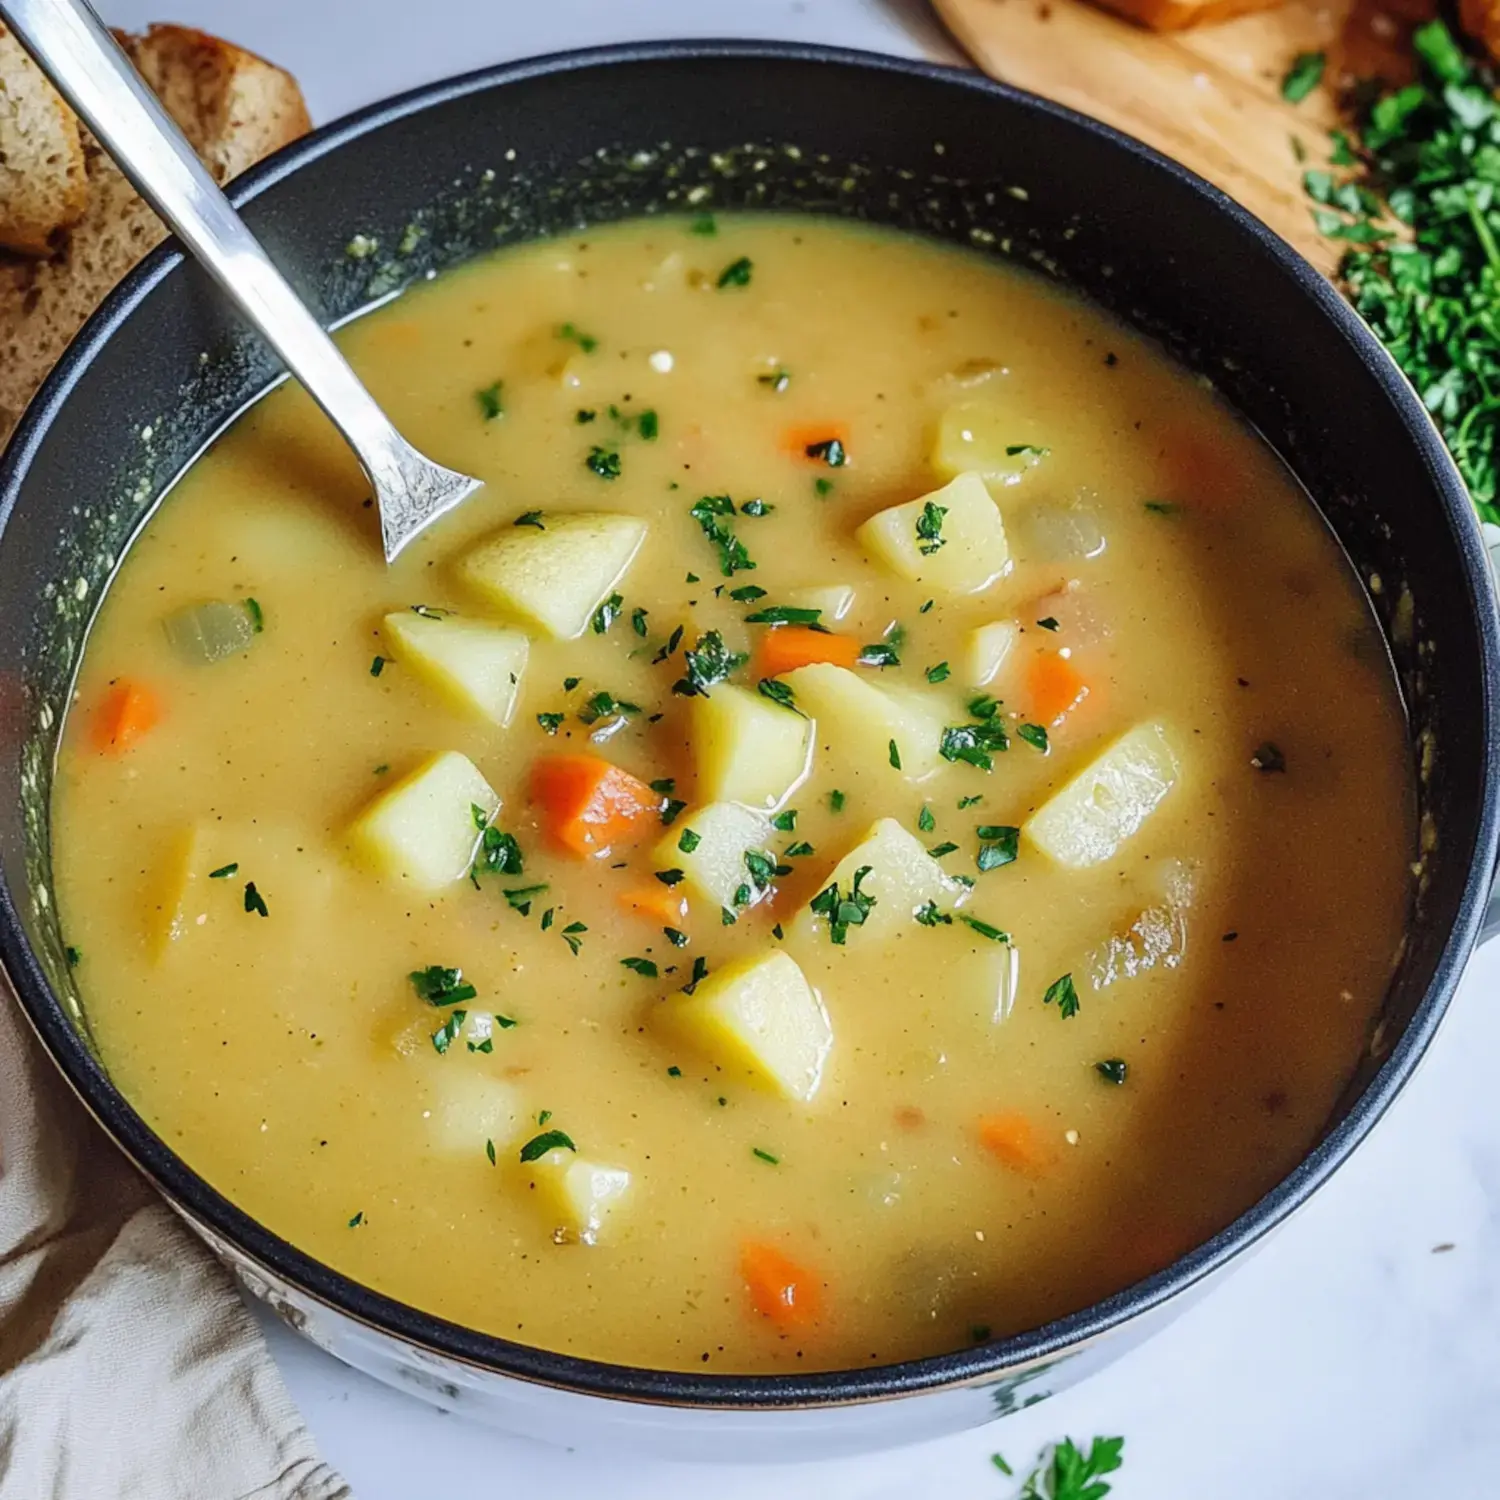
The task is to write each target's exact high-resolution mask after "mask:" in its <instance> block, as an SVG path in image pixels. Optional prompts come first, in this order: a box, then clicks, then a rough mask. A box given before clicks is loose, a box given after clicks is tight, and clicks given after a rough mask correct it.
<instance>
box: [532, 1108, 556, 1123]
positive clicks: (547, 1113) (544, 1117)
mask: <svg viewBox="0 0 1500 1500" xmlns="http://www.w3.org/2000/svg"><path fill="white" fill-rule="evenodd" d="M551 1118H552V1111H551V1110H550V1109H544V1110H542V1112H541V1113H540V1114H539V1115H538V1116H537V1117H536V1122H537V1124H538V1125H545V1124H546V1123H547V1121H548V1120H550V1119H551Z"/></svg>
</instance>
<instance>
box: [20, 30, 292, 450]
mask: <svg viewBox="0 0 1500 1500" xmlns="http://www.w3.org/2000/svg"><path fill="white" fill-rule="evenodd" d="M120 40H121V42H122V44H123V45H124V46H125V48H126V50H127V51H128V52H129V53H130V55H131V57H132V59H133V60H134V61H135V63H136V66H137V67H139V68H140V70H141V72H142V74H143V75H144V76H145V77H146V79H147V81H148V82H149V83H150V84H151V85H152V87H153V88H154V89H155V90H156V91H157V93H158V94H159V95H161V97H162V101H163V103H165V104H166V106H167V109H168V111H169V112H170V113H171V115H172V117H173V119H175V120H176V121H177V123H178V125H180V126H181V127H182V129H183V132H184V133H185V134H186V135H187V137H188V139H189V140H190V141H192V143H193V146H194V148H195V149H196V150H197V151H198V153H199V155H201V156H202V157H203V159H204V161H205V162H207V164H208V166H209V168H210V170H211V171H212V172H213V174H214V176H215V178H217V179H218V180H219V181H221V182H223V181H226V180H227V179H228V178H230V177H232V176H234V175H235V174H237V173H239V172H241V171H243V170H244V169H245V168H246V167H249V166H251V165H253V164H254V163H255V162H257V161H259V160H260V159H261V158H262V157H263V156H267V155H269V154H270V153H271V152H272V151H275V150H277V149H278V148H280V147H281V146H284V145H286V144H287V143H288V142H290V141H294V140H296V138H297V137H298V136H299V135H302V134H303V133H304V132H305V131H306V130H308V129H309V127H310V122H309V120H308V117H307V107H306V105H305V104H304V103H303V100H302V93H301V90H299V89H298V87H297V84H296V81H295V80H294V79H293V78H292V77H291V75H290V74H288V73H285V72H283V71H282V70H281V69H280V68H277V67H274V66H273V65H272V64H270V63H268V62H265V61H263V60H262V59H261V58H258V57H256V56H255V55H254V54H253V53H250V52H246V51H245V50H244V49H243V48H240V47H235V46H233V45H232V44H230V43H229V42H221V41H218V40H217V39H215V38H213V37H210V36H206V35H205V34H204V33H202V32H200V31H192V30H189V29H188V28H186V27H179V26H153V27H152V28H151V29H150V30H149V31H148V32H146V34H145V35H144V36H139V37H126V36H122V37H121V38H120ZM81 135H82V139H83V149H84V154H85V157H86V161H87V176H88V204H87V207H86V208H85V210H84V212H83V216H82V217H81V218H80V219H79V221H78V222H77V223H76V224H75V225H74V226H73V228H72V229H71V230H70V231H68V232H67V233H66V234H65V236H64V238H63V242H62V244H61V245H60V246H59V248H58V249H57V250H56V251H55V252H54V253H53V254H52V255H51V256H49V257H48V258H47V259H44V260H33V261H29V262H26V261H19V260H12V261H11V262H9V263H6V262H4V261H0V444H3V443H4V442H5V440H6V438H7V437H8V436H9V435H10V431H11V429H12V428H13V427H14V426H15V424H16V422H17V421H18V420H19V418H20V415H21V412H22V411H23V410H24V409H25V406H26V403H27V402H28V401H29V400H30V399H31V397H32V395H33V393H34V392H35V391H36V388H37V387H38V386H39V385H40V384H41V383H42V380H43V378H44V377H45V376H46V374H47V371H48V370H50V369H51V368H52V366H53V365H54V364H55V363H56V361H57V358H58V356H59V355H60V354H61V353H62V351H63V350H64V348H66V347H67V344H68V342H69V341H70V340H71V339H72V337H73V335H74V334H75V333H77V332H78V330H79V328H81V327H82V326H83V323H84V321H85V320H86V319H87V317H88V316H89V314H90V313H91V312H92V311H93V310H94V308H96V307H97V306H98V305H99V303H100V302H101V301H102V300H103V298H104V295H105V293H106V292H108V291H109V290H110V289H111V288H112V287H113V286H114V285H115V284H116V282H118V281H119V280H120V278H121V277H122V276H124V274H125V273H126V272H127V271H128V270H129V269H130V268H131V267H132V266H133V265H134V264H135V263H136V262H137V261H138V260H139V259H140V258H141V257H142V256H143V255H145V253H146V252H147V251H148V250H150V249H151V247H152V246H153V245H155V244H156V243H157V242H158V241H159V240H160V239H162V238H163V236H164V235H165V233H166V230H165V228H164V226H163V225H162V223H161V221H160V220H159V219H158V218H157V217H156V215H155V214H154V213H152V212H151V210H150V209H149V208H147V207H146V205H145V204H144V203H143V202H142V201H141V200H140V198H139V197H137V196H136V193H135V190H134V189H133V188H132V187H131V186H130V184H129V182H127V181H126V179H125V177H124V175H123V174H122V173H121V171H120V169H119V168H118V167H116V166H115V164H114V163H113V162H112V161H111V160H110V159H109V157H108V156H107V155H106V154H105V153H104V152H103V151H102V150H101V149H100V148H99V146H98V145H97V143H96V142H94V141H93V140H92V138H91V137H90V136H89V134H88V132H87V131H82V132H81Z"/></svg>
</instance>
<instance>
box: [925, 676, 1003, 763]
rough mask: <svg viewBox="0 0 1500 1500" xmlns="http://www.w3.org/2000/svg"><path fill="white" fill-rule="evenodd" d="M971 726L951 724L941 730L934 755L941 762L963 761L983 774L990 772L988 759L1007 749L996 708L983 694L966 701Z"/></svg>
mask: <svg viewBox="0 0 1500 1500" xmlns="http://www.w3.org/2000/svg"><path fill="white" fill-rule="evenodd" d="M969 713H970V715H971V716H972V717H973V718H974V719H975V721H976V722H975V723H972V724H954V725H950V726H949V727H948V728H946V729H945V730H943V738H942V740H941V742H940V743H939V745H938V754H939V755H941V756H942V757H943V759H944V760H953V761H959V760H961V761H965V762H967V764H969V765H971V766H978V767H979V768H980V769H981V770H983V771H992V770H993V769H994V766H995V763H994V760H993V759H992V756H993V755H994V754H995V753H997V752H999V751H1002V750H1008V749H1010V736H1009V735H1008V734H1007V733H1006V732H1005V725H1004V724H1003V723H1001V721H1000V705H999V704H998V703H997V702H996V701H995V700H994V699H993V698H991V697H989V696H988V695H987V694H981V695H980V696H979V697H977V698H972V699H970V700H969Z"/></svg>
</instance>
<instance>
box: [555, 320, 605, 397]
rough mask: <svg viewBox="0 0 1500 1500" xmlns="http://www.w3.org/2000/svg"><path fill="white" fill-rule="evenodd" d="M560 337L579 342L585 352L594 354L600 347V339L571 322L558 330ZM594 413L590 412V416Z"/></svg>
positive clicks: (571, 341)
mask: <svg viewBox="0 0 1500 1500" xmlns="http://www.w3.org/2000/svg"><path fill="white" fill-rule="evenodd" d="M557 336H558V338H560V339H567V340H568V342H569V343H572V344H577V345H578V347H579V348H580V349H582V350H583V352H584V353H585V354H592V353H593V352H594V350H595V349H597V348H598V347H599V340H598V339H596V338H595V337H594V336H593V335H592V334H588V333H580V332H579V331H578V329H576V328H575V327H574V326H573V325H572V324H571V323H563V324H562V325H561V326H560V327H559V328H558V330H557ZM592 415H593V414H592V413H590V416H592Z"/></svg>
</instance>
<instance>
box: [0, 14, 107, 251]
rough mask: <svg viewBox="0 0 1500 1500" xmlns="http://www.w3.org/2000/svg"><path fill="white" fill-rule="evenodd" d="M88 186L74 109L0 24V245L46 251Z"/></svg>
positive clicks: (75, 217) (78, 212)
mask: <svg viewBox="0 0 1500 1500" xmlns="http://www.w3.org/2000/svg"><path fill="white" fill-rule="evenodd" d="M88 193H89V189H88V178H87V176H86V174H85V171H84V156H83V142H82V140H81V139H80V138H79V134H78V121H77V119H76V118H75V117H74V115H73V111H72V110H71V109H69V108H68V106H67V105H66V104H64V103H63V101H62V98H61V96H60V95H59V94H58V92H57V90H56V89H54V88H53V87H52V85H51V84H50V83H48V82H47V80H46V79H45V78H44V77H43V76H42V71H41V69H40V68H38V67H37V65H36V64H35V63H34V62H32V60H31V59H30V58H29V57H28V56H27V55H26V54H25V52H23V51H22V50H21V44H20V43H19V42H18V41H17V40H16V39H15V37H13V36H12V35H11V34H10V33H9V32H8V31H7V30H6V29H5V27H4V26H0V245H4V246H6V247H8V248H9V249H12V250H20V251H22V252H23V253H25V254H28V255H44V254H45V253H46V251H47V247H48V245H49V244H50V242H51V240H52V237H53V235H55V234H56V233H57V232H58V231H59V230H61V229H66V228H67V227H68V226H69V225H71V224H76V223H77V222H78V221H79V219H81V218H82V217H83V211H84V208H85V206H86V205H87V203H88Z"/></svg>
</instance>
